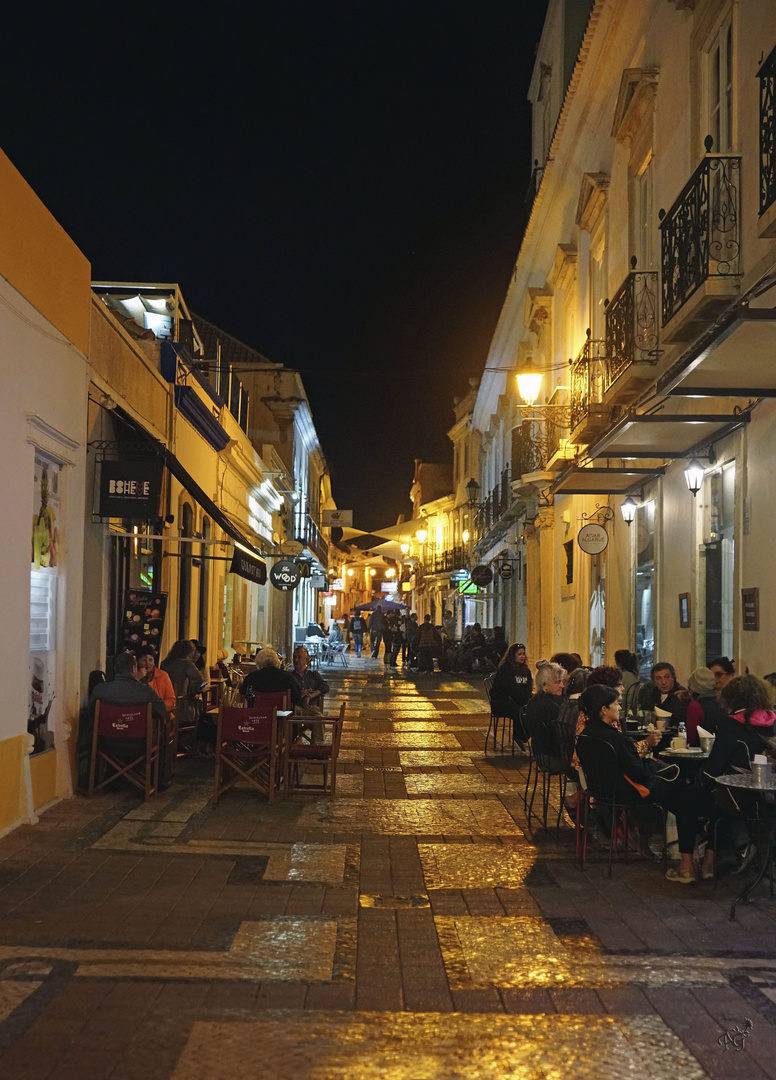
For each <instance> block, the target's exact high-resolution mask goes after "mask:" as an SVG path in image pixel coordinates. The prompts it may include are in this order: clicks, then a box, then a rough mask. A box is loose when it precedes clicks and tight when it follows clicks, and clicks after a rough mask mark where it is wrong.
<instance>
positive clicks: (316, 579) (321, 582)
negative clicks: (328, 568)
mask: <svg viewBox="0 0 776 1080" xmlns="http://www.w3.org/2000/svg"><path fill="white" fill-rule="evenodd" d="M328 584H329V583H328V581H327V580H326V575H325V574H311V575H310V585H311V587H312V588H313V589H325V588H326V587H327V586H328Z"/></svg>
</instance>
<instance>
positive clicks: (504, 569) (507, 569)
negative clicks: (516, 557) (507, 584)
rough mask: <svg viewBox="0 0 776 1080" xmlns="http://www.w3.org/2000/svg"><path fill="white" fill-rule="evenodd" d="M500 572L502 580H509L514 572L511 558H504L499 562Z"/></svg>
mask: <svg viewBox="0 0 776 1080" xmlns="http://www.w3.org/2000/svg"><path fill="white" fill-rule="evenodd" d="M498 572H499V574H501V579H502V581H509V579H510V578H511V577H512V573H513V569H512V563H511V562H510V561H509V559H502V560H501V561H500V562H499V564H498Z"/></svg>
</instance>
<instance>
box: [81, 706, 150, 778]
mask: <svg viewBox="0 0 776 1080" xmlns="http://www.w3.org/2000/svg"><path fill="white" fill-rule="evenodd" d="M161 726H162V725H161V723H160V722H159V721H158V720H154V718H153V717H152V715H151V703H150V702H148V703H147V704H137V705H113V704H108V703H107V702H103V701H98V702H97V703H96V705H95V708H94V729H93V731H92V752H91V758H90V761H89V795H90V796H91V795H94V793H95V791H101V790H102V789H103V788H104V787H107V786H108V784H112V783H113V782H114V781H115V780H118V779H119V777H121V776H124V777H126V779H127V780H129V782H130V783H131V784H134V785H135V787H136V788H138V789H139V790H140V791H142V792H143V796H144V798H146V799H150V797H151V796H152V795H154V794H156V791H157V790H158V787H159V742H160V730H161ZM141 747H142V749H141ZM98 762H99V763H100V764H102V765H104V766H105V769H106V772H107V775H106V776H105V777H104V778H103V779H102V780H101V781H100V782H99V783H95V780H96V773H97V763H98Z"/></svg>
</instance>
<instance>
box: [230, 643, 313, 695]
mask: <svg viewBox="0 0 776 1080" xmlns="http://www.w3.org/2000/svg"><path fill="white" fill-rule="evenodd" d="M286 691H287V692H288V694H289V695H290V697H291V705H292V706H293V707H294V708H301V705H302V692H301V687H300V685H299V682H298V681H296V680H295V679H294V677H293V676H292V674H291V672H290V671H283V670H282V668H281V667H280V657H279V656H278V654H277V653H276V652H275V650H274V649H260V650H259V652H258V653H257V654H256V670H255V671H252V672H251V673H250V675H246V677H245V678H244V679H243V682H242V685H241V686H240V700H242V701H246V700H247V701H248V703H249V704H250V702H251V700H252V699H253V695H254V694H279V693H285V692H286Z"/></svg>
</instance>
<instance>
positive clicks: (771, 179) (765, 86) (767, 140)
mask: <svg viewBox="0 0 776 1080" xmlns="http://www.w3.org/2000/svg"><path fill="white" fill-rule="evenodd" d="M757 77H758V79H759V80H760V217H762V215H763V214H764V213H765V211H766V210H767V209H768V208H769V207H770V206H772V205H773V203H774V202H776V119H775V118H774V113H773V105H774V98H776V47H774V48H773V49H771V51H770V53H769V55H768V58H767V60H766V61H765V63H764V64H763V65H762V67H761V68H760V70H759V71H758V72H757Z"/></svg>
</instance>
